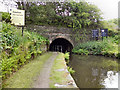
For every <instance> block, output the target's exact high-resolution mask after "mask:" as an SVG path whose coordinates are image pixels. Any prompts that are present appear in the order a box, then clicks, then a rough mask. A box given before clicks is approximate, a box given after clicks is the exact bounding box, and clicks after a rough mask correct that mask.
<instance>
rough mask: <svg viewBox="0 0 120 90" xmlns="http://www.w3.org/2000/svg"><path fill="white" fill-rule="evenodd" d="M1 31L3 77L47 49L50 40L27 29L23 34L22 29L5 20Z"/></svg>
mask: <svg viewBox="0 0 120 90" xmlns="http://www.w3.org/2000/svg"><path fill="white" fill-rule="evenodd" d="M1 33H2V40H1V41H0V43H1V46H0V49H1V53H0V58H2V60H0V62H1V63H2V64H1V65H2V66H1V67H2V79H6V78H7V77H9V76H10V74H12V73H13V72H16V71H17V70H18V69H20V67H22V66H23V65H24V64H26V63H28V62H29V61H30V60H32V59H33V58H35V57H36V56H37V55H38V54H42V53H43V52H45V51H46V43H48V40H47V39H46V38H44V37H42V36H40V35H39V34H37V33H33V32H28V31H25V32H24V36H21V30H20V29H17V28H16V27H14V26H12V25H10V24H9V23H5V22H3V23H2V31H1Z"/></svg>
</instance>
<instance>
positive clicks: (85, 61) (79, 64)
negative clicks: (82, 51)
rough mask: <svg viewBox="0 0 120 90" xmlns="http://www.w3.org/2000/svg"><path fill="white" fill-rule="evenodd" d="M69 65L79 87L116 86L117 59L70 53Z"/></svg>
mask: <svg viewBox="0 0 120 90" xmlns="http://www.w3.org/2000/svg"><path fill="white" fill-rule="evenodd" d="M69 66H71V67H72V68H73V69H74V70H75V73H74V74H73V75H72V76H73V78H74V80H75V82H76V84H77V86H78V87H79V88H118V76H119V75H120V74H118V72H119V71H118V60H117V59H113V58H109V57H104V56H93V55H88V56H86V55H72V56H71V59H70V63H69ZM119 73H120V72H119ZM119 79H120V78H119Z"/></svg>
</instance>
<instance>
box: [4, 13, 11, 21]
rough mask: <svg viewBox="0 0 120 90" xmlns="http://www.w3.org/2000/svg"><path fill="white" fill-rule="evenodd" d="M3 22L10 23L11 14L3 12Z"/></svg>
mask: <svg viewBox="0 0 120 90" xmlns="http://www.w3.org/2000/svg"><path fill="white" fill-rule="evenodd" d="M2 21H5V22H10V14H9V13H7V12H2Z"/></svg>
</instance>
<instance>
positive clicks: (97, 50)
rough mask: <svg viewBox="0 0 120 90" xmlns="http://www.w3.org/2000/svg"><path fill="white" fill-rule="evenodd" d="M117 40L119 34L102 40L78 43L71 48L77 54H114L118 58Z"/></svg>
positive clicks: (119, 56)
mask: <svg viewBox="0 0 120 90" xmlns="http://www.w3.org/2000/svg"><path fill="white" fill-rule="evenodd" d="M118 41H119V36H118V35H116V36H115V37H108V38H104V39H103V41H102V40H99V41H89V42H85V43H80V44H78V45H77V46H76V47H75V48H74V49H73V50H72V52H73V53H77V54H81V55H82V54H85V55H88V54H94V55H106V56H115V57H117V58H120V55H119V53H118Z"/></svg>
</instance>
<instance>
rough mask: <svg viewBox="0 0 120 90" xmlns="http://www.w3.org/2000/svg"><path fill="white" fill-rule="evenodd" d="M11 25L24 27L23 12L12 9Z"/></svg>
mask: <svg viewBox="0 0 120 90" xmlns="http://www.w3.org/2000/svg"><path fill="white" fill-rule="evenodd" d="M11 24H14V25H18V26H24V25H25V10H18V9H12V11H11Z"/></svg>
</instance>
